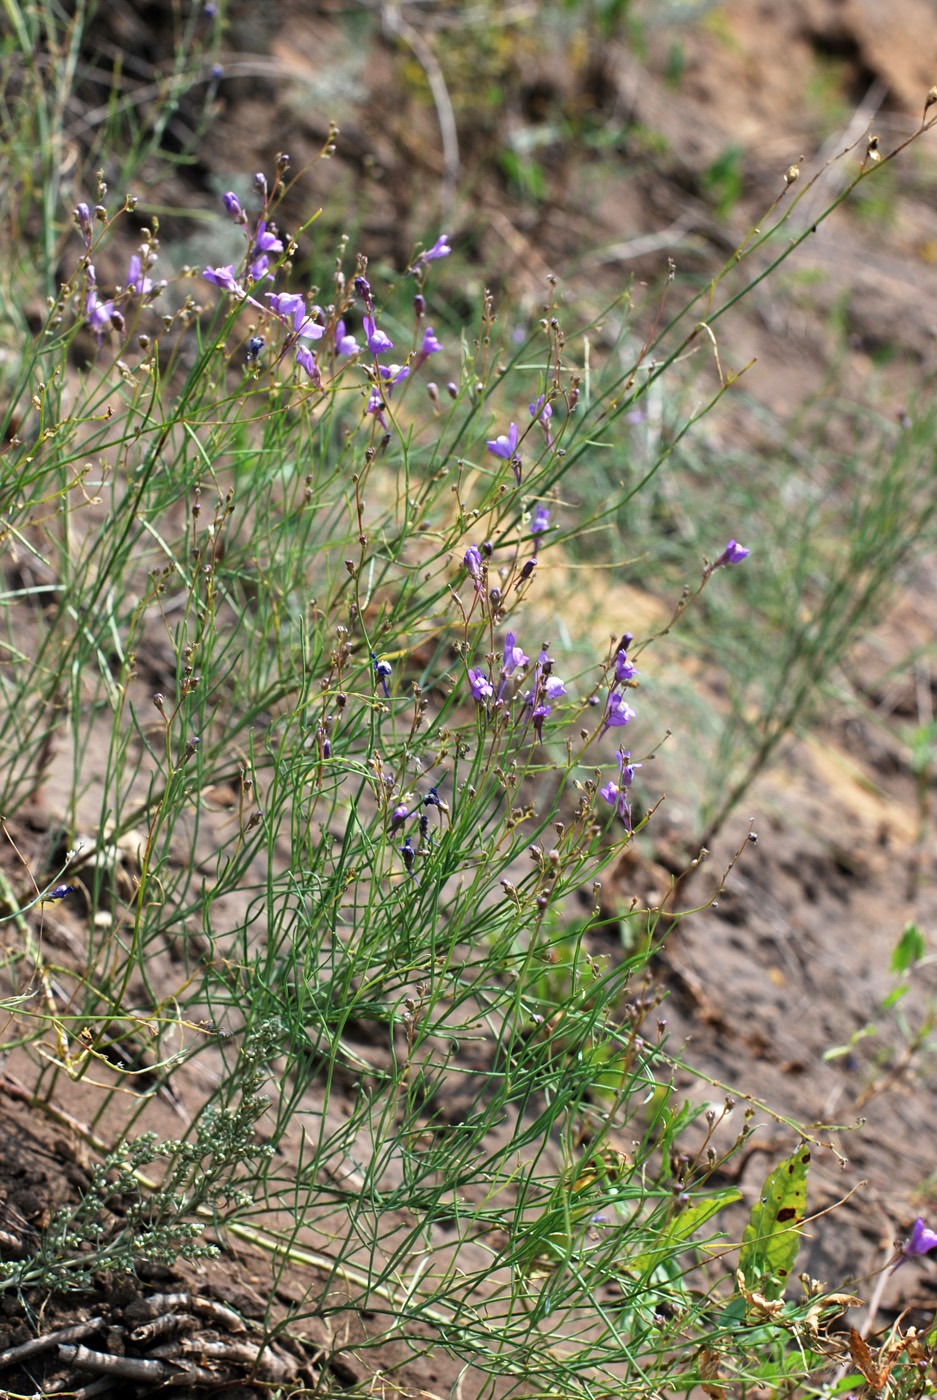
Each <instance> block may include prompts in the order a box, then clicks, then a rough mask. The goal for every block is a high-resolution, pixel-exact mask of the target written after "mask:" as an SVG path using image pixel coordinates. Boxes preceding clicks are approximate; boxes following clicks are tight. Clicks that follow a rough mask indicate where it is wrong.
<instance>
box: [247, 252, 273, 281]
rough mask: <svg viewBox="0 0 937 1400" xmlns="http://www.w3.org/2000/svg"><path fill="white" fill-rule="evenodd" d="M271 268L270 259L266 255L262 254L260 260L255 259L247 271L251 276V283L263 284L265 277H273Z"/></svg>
mask: <svg viewBox="0 0 937 1400" xmlns="http://www.w3.org/2000/svg"><path fill="white" fill-rule="evenodd" d="M269 267H270V259H269V258H268V257H267V254H266V253H261V255H260V257H259V258H254V260H253V262H252V263H250V265H249V266H248V269H247V270H248V272H249V273H250V275H251V281H252V282H262V281H263V279H264V278H265V277H272V276H273V273H272V272H270V271H269V270H268V269H269Z"/></svg>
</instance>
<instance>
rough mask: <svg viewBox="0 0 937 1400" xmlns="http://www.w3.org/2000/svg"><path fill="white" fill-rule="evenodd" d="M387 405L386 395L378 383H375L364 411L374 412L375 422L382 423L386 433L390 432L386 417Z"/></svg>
mask: <svg viewBox="0 0 937 1400" xmlns="http://www.w3.org/2000/svg"><path fill="white" fill-rule="evenodd" d="M386 407H387V405H386V403H385V402H384V395H383V394H382V393H381V391H380V389H379V388H378V387H377V385H375V386H374V388H373V389H372V390H371V393H370V395H369V397H368V402H367V406H366V408H365V410H364V411H365V413H373V415H374V420H375V422H377V423H380V425H381V427H382V428H383V429H384V431H385V433H387V432H390V429H389V428H388V426H387V419H386V418H385V417H384V409H385V408H386Z"/></svg>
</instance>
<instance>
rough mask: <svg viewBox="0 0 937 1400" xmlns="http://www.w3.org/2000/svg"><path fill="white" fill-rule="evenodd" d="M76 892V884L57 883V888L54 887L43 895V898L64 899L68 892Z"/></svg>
mask: <svg viewBox="0 0 937 1400" xmlns="http://www.w3.org/2000/svg"><path fill="white" fill-rule="evenodd" d="M74 893H75V886H74V885H56V887H55V889H54V890H50V891H49V893H48V894H47V895H44V896H43V898H44V899H64V898H65V896H66V895H68V894H74Z"/></svg>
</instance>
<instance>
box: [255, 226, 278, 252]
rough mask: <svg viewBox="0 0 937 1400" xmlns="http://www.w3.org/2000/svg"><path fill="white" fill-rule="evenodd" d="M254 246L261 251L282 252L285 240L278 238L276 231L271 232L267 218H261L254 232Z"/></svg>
mask: <svg viewBox="0 0 937 1400" xmlns="http://www.w3.org/2000/svg"><path fill="white" fill-rule="evenodd" d="M254 246H255V248H256V249H257V251H258V252H259V253H282V252H283V240H282V239H280V238H277V236H276V234H275V233H271V232H270V231H269V229H268V228H267V222H266V220H265V219H261V220H260V223H259V224H258V225H257V231H256V233H255V234H254Z"/></svg>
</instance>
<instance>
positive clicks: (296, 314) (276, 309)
mask: <svg viewBox="0 0 937 1400" xmlns="http://www.w3.org/2000/svg"><path fill="white" fill-rule="evenodd" d="M266 297H267V301H268V302H269V303H270V310H271V311H272V312H273V314H274V316H276V317H277V318H278V319H279V320H280V321H282V322H283V324H284V325H285V326H286V328H287V330H290V331H292V333H293V334H294V335H302V336H305V337H306V339H307V340H318V339H319V338H320V336H323V335H324V334H325V327H324V326H317V325H316V323H315V321H313V320H312V318H311V317H310V316H309V315H308V313H307V311H306V298H305V297H302V296H300V295H299V293H298V292H267V293H266Z"/></svg>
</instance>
